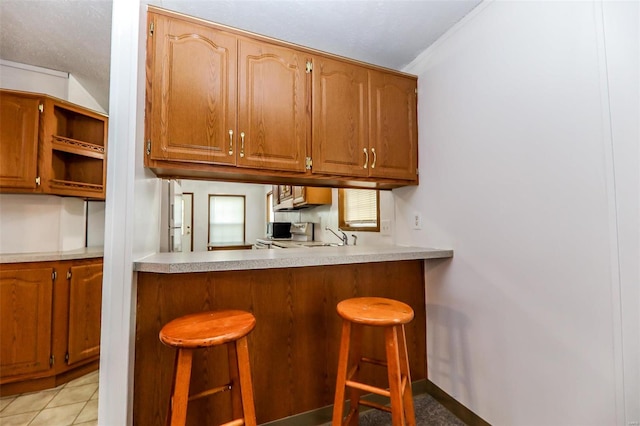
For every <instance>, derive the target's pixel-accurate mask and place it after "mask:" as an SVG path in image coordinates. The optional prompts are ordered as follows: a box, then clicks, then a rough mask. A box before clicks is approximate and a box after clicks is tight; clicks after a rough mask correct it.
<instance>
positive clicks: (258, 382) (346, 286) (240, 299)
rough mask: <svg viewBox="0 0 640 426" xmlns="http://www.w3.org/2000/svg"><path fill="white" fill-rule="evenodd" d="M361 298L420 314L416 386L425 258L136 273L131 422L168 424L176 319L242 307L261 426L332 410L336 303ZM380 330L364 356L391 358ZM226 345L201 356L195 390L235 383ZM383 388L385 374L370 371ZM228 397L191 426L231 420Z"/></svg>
mask: <svg viewBox="0 0 640 426" xmlns="http://www.w3.org/2000/svg"><path fill="white" fill-rule="evenodd" d="M357 296H381V297H389V298H394V299H397V300H400V301H402V302H405V303H407V304H409V305H410V306H411V307H412V308H413V309H414V311H415V318H414V320H413V321H412V322H411V323H410V324H409V325H408V326H407V328H406V332H407V347H408V351H409V360H410V364H411V375H412V379H413V380H419V379H424V378H426V314H425V287H424V271H423V261H421V260H416V261H402V262H384V263H367V264H353V265H335V266H325V267H307V268H289V269H272V270H255V271H224V272H209V273H191V274H155V273H138V300H137V305H138V306H137V320H136V349H135V379H134V380H135V382H134V423H135V424H136V425H147V424H163V423H164V421H165V415H166V412H167V404H168V401H169V400H168V398H169V389H170V386H171V379H172V374H173V362H174V356H175V350H174V349H172V348H169V347H166V346H164V345H163V344H162V343H161V342H160V340H159V339H158V333H159V332H160V329H161V328H162V326H163V325H164V324H166V323H167V322H169V321H170V320H172V319H174V318H177V317H179V316H182V315H185V314H189V313H194V312H201V311H206V310H213V309H244V310H247V311H250V312H252V313H253V314H254V315H255V317H256V319H257V325H256V328H255V330H254V331H253V332H252V333H251V334H250V335H249V352H250V355H251V369H252V379H253V386H254V394H255V404H256V414H257V420H258V423H264V422H267V421H271V420H275V419H279V418H283V417H287V416H291V415H294V414H298V413H302V412H305V411H308V410H313V409H316V408H320V407H324V406H327V405H331V404H333V396H334V391H335V380H336V369H337V366H336V364H337V360H338V349H339V342H340V326H341V319H340V317H339V316H338V314H337V313H336V305H337V303H338V302H339V301H341V300H343V299H347V298H350V297H357ZM379 331H381V330H377V329H373V328H367V329H366V332H365V333H364V338H365V344H364V346H363V347H364V351H365V353H366V354H368V355H369V356H372V357H375V358H380V359H383V358H384V353H385V352H384V340H383V334H382V333H381V332H379ZM227 371H228V364H227V358H226V349H223V348H220V347H214V348H211V349H208V350H199V351H197V354H196V356H195V357H194V367H193V374H192V377H191V392H197V391H201V390H204V389H207V388H209V387H212V386H216V385H219V384H223V383H224V382H225V380H227V379H228V373H227ZM364 375H365V376H366V377H367V380H369V381H370V383H372V384H374V385H377V386H383V387H385V386H386V380H387V378H386V371H385V370H384V369H383V368H380V367H372V368H371V369H367V370H365V371H364ZM229 396H230V395H229V393H228V392H225V393H222V394H219V395H216V396H214V397H211V398H205V399H202V400H197V401H194V402H192V403H190V404H189V407H188V413H187V417H188V418H187V423H188V424H191V425H200V424H218V423H221V422H224V421H228V420H230V407H231V402H230V398H229Z"/></svg>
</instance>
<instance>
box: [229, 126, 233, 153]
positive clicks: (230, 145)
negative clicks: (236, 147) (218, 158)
mask: <svg viewBox="0 0 640 426" xmlns="http://www.w3.org/2000/svg"><path fill="white" fill-rule="evenodd" d="M229 155H233V130H229Z"/></svg>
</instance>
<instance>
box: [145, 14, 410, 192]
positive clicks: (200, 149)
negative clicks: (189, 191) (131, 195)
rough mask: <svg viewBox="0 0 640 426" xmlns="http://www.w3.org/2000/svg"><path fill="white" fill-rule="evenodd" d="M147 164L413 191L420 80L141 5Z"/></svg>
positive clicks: (183, 173) (185, 171) (172, 170)
mask: <svg viewBox="0 0 640 426" xmlns="http://www.w3.org/2000/svg"><path fill="white" fill-rule="evenodd" d="M148 17H149V35H148V38H147V87H146V90H147V99H146V116H145V117H146V126H145V129H146V130H145V136H146V139H147V145H146V155H145V165H146V166H147V167H150V168H151V169H152V170H153V171H154V172H155V173H156V174H157V175H158V176H160V177H183V178H192V177H196V178H200V179H214V180H230V181H241V182H260V183H274V182H277V183H288V184H294V185H295V184H298V185H311V186H323V185H326V186H349V187H358V186H361V187H367V188H372V187H377V188H383V189H390V188H396V187H399V186H404V185H407V184H417V182H418V177H417V157H418V155H417V143H418V140H417V122H416V121H417V117H416V109H417V108H416V93H415V89H416V81H417V80H416V78H415V77H412V76H409V75H407V74H402V73H398V72H393V71H389V70H385V69H384V68H379V67H375V66H373V65H367V64H363V63H359V62H356V61H351V60H348V59H345V58H340V57H337V56H333V55H331V54H328V53H323V52H319V51H315V50H311V49H308V48H305V47H302V46H296V45H293V44H291V43H286V42H281V41H278V40H274V39H270V38H267V37H264V36H260V35H257V34H251V33H248V32H245V31H241V30H236V29H233V28H229V27H225V26H222V25H217V24H214V23H210V22H207V21H204V20H202V19H197V18H192V17H188V16H184V15H180V14H176V13H172V12H170V11H166V10H162V9H159V8H155V7H153V6H150V7H149V14H148Z"/></svg>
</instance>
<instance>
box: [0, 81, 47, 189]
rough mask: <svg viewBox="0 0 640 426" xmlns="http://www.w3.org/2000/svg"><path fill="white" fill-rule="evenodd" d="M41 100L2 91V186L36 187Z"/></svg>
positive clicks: (0, 120)
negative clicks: (39, 107)
mask: <svg viewBox="0 0 640 426" xmlns="http://www.w3.org/2000/svg"><path fill="white" fill-rule="evenodd" d="M41 104H42V101H41V100H40V99H39V98H37V97H26V96H20V95H17V94H11V93H7V92H2V93H0V122H1V125H0V188H5V187H10V188H24V189H29V190H34V189H35V188H36V177H37V171H38V127H39V119H40V112H39V111H38V106H39V105H41Z"/></svg>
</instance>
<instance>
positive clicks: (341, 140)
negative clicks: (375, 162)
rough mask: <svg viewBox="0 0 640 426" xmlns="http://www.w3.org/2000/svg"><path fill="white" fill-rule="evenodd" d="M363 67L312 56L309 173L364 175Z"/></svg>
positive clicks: (366, 108)
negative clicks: (311, 151)
mask: <svg viewBox="0 0 640 426" xmlns="http://www.w3.org/2000/svg"><path fill="white" fill-rule="evenodd" d="M368 115H369V100H368V73H367V69H366V68H363V67H361V66H358V65H354V64H351V63H348V62H344V61H338V60H334V59H329V58H324V57H316V58H314V69H313V140H312V147H313V148H312V149H313V157H312V158H313V169H312V170H313V172H314V173H323V174H337V175H346V176H368V174H369V172H368V170H367V168H366V167H365V165H366V158H367V156H368V152H367V150H368V149H369V144H368V137H369V135H368V129H369V118H368Z"/></svg>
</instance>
